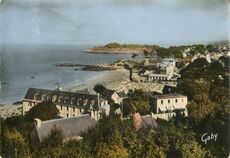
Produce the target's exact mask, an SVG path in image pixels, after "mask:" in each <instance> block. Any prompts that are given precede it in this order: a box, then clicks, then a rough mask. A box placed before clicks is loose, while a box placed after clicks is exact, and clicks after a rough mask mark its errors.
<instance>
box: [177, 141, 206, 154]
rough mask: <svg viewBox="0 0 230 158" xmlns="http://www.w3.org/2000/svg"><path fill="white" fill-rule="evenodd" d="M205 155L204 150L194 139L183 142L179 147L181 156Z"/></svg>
mask: <svg viewBox="0 0 230 158" xmlns="http://www.w3.org/2000/svg"><path fill="white" fill-rule="evenodd" d="M205 155H206V151H205V150H204V149H202V148H201V146H200V145H199V144H198V143H197V142H195V141H191V142H188V143H185V144H183V145H182V147H181V157H183V158H191V157H195V158H204V157H205Z"/></svg>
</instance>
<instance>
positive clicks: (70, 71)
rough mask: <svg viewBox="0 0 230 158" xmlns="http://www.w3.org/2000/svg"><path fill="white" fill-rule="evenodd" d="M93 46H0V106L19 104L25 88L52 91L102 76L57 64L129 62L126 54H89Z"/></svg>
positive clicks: (98, 73) (97, 73)
mask: <svg viewBox="0 0 230 158" xmlns="http://www.w3.org/2000/svg"><path fill="white" fill-rule="evenodd" d="M94 46H95V45H63V44H62V45H60V44H59V45H57V44H52V45H51V44H50V45H48V44H3V45H2V46H1V48H0V104H10V103H14V102H18V101H21V100H22V99H23V97H24V96H25V94H26V91H27V90H28V88H30V87H33V88H46V89H56V88H57V86H61V87H66V86H68V85H70V84H72V85H73V84H80V83H82V82H84V81H85V80H88V79H93V78H95V77H97V76H98V75H101V74H102V73H105V72H93V71H79V70H77V71H76V70H74V69H76V67H56V66H54V65H55V64H59V63H76V64H102V63H113V62H115V61H117V60H120V59H128V58H130V56H131V55H130V54H91V53H85V52H84V50H86V49H87V48H91V47H94Z"/></svg>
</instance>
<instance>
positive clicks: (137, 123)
mask: <svg viewBox="0 0 230 158" xmlns="http://www.w3.org/2000/svg"><path fill="white" fill-rule="evenodd" d="M133 121H134V126H135V128H136V130H138V129H139V128H141V124H142V118H141V115H140V113H139V112H137V113H135V114H134V115H133Z"/></svg>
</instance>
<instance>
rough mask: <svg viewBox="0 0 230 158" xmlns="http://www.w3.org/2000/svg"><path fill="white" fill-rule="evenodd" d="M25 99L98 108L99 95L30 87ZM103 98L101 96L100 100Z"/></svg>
mask: <svg viewBox="0 0 230 158" xmlns="http://www.w3.org/2000/svg"><path fill="white" fill-rule="evenodd" d="M24 100H36V101H46V100H51V101H52V102H53V103H54V104H57V105H58V104H60V105H67V106H76V107H81V108H85V107H87V108H89V107H92V108H93V109H98V96H97V95H96V94H88V93H82V92H67V91H60V90H47V89H37V88H29V89H28V91H27V93H26V96H25V97H24ZM101 101H103V99H102V98H101V97H100V102H101Z"/></svg>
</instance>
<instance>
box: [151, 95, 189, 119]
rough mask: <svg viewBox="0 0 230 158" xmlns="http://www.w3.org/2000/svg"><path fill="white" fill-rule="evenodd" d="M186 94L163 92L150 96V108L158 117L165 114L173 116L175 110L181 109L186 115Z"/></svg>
mask: <svg viewBox="0 0 230 158" xmlns="http://www.w3.org/2000/svg"><path fill="white" fill-rule="evenodd" d="M187 103H188V101H187V96H184V95H181V94H164V95H154V96H152V103H151V106H152V109H153V114H155V116H159V118H162V117H165V116H166V115H171V116H175V110H181V111H182V112H184V114H185V116H187V108H186V105H187Z"/></svg>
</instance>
